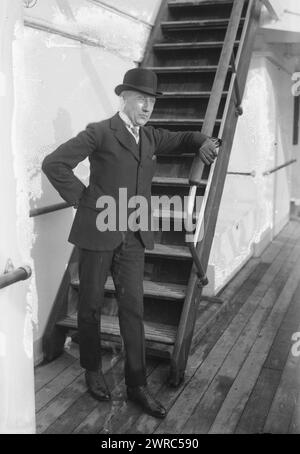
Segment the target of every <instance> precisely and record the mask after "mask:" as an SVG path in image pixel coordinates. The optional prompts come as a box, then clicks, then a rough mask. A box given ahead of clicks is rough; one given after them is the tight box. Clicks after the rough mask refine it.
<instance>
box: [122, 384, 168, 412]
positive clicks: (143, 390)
mask: <svg viewBox="0 0 300 454" xmlns="http://www.w3.org/2000/svg"><path fill="white" fill-rule="evenodd" d="M127 397H128V400H131V401H133V402H136V403H138V404H139V405H140V406H141V407H142V408H143V410H144V411H145V412H146V413H148V414H149V415H151V416H155V417H156V418H165V416H166V414H167V412H166V409H165V408H164V407H163V406H162V405H161V403H160V402H158V401H157V400H155V398H154V397H153V396H152V394H151V393H150V391H149V389H148V388H147V386H132V387H131V386H127Z"/></svg>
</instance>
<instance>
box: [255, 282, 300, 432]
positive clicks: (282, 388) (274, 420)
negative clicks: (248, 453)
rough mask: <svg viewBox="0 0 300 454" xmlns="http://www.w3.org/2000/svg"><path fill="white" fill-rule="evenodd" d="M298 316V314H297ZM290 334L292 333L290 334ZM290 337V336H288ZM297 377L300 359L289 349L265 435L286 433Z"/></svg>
mask: <svg viewBox="0 0 300 454" xmlns="http://www.w3.org/2000/svg"><path fill="white" fill-rule="evenodd" d="M293 300H294V303H295V302H296V303H297V304H299V300H300V283H299V285H298V287H297V289H296V292H295V293H294V296H293ZM298 316H299V313H298ZM299 331H300V320H299V317H298V327H297V329H296V332H299ZM291 334H292V333H291ZM289 337H291V336H289ZM299 377H300V357H299V356H294V354H293V351H292V349H290V352H289V355H288V359H287V361H286V364H285V367H284V370H283V373H282V377H281V381H280V384H279V386H278V389H277V391H276V394H275V396H274V400H273V402H272V406H271V408H270V411H269V414H268V417H267V420H266V423H265V426H264V431H265V432H267V433H287V432H288V430H289V425H290V421H291V419H292V416H293V411H294V406H295V404H296V401H297V397H298V394H299Z"/></svg>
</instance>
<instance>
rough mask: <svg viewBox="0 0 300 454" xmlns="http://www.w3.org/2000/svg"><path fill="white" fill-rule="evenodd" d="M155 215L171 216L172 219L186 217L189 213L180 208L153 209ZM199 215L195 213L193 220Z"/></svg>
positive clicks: (161, 216) (159, 216)
mask: <svg viewBox="0 0 300 454" xmlns="http://www.w3.org/2000/svg"><path fill="white" fill-rule="evenodd" d="M153 217H156V218H161V219H162V218H170V219H186V217H187V215H186V212H185V211H182V210H181V211H179V210H155V209H154V210H153ZM197 217H198V213H193V220H194V221H195V220H196V219H197Z"/></svg>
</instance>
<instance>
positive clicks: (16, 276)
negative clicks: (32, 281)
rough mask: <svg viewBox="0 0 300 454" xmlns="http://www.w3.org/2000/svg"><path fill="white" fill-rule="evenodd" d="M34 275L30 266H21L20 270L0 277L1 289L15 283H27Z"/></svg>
mask: <svg viewBox="0 0 300 454" xmlns="http://www.w3.org/2000/svg"><path fill="white" fill-rule="evenodd" d="M31 274H32V271H31V268H30V266H28V265H25V266H20V267H19V268H17V269H15V270H13V271H10V272H8V273H5V274H2V275H1V276H0V289H1V288H4V287H8V286H9V285H12V284H14V283H15V282H19V281H25V280H26V279H28V278H29V277H30V276H31Z"/></svg>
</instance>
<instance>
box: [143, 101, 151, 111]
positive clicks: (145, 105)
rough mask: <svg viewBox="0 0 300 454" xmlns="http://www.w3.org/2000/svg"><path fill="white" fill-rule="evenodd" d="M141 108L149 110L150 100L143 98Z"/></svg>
mask: <svg viewBox="0 0 300 454" xmlns="http://www.w3.org/2000/svg"><path fill="white" fill-rule="evenodd" d="M143 110H144V111H146V112H149V111H150V102H149V100H148V99H145V101H144V104H143Z"/></svg>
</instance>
